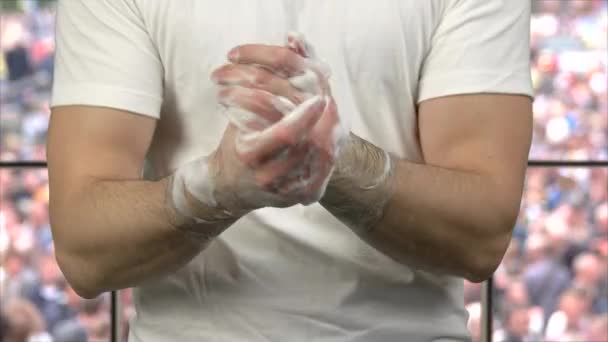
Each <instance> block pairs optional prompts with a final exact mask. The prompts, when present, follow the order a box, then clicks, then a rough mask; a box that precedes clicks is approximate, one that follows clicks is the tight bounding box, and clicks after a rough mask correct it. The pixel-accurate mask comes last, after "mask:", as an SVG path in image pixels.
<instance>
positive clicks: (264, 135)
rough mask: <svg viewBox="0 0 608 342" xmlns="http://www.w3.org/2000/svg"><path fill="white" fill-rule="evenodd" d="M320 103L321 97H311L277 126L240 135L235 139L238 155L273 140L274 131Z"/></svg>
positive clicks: (293, 121)
mask: <svg viewBox="0 0 608 342" xmlns="http://www.w3.org/2000/svg"><path fill="white" fill-rule="evenodd" d="M320 101H322V98H321V96H315V97H312V98H310V99H308V100H306V101H305V102H303V103H302V104H301V105H299V106H298V107H297V108H296V109H295V110H293V111H292V112H291V113H290V114H289V115H286V116H285V117H284V118H283V119H282V120H281V121H279V122H278V123H277V124H275V125H273V126H270V127H269V128H267V129H265V130H263V131H260V132H251V133H246V134H242V135H240V136H239V139H237V144H236V148H237V151H238V152H240V153H249V152H251V151H253V150H255V148H256V147H257V146H258V145H259V144H262V143H267V142H269V141H271V140H272V139H273V136H274V132H275V129H277V128H278V127H279V126H278V125H282V126H290V125H293V124H294V123H295V122H297V121H298V120H299V119H301V118H302V117H303V116H304V115H305V114H307V113H308V111H309V110H310V108H311V107H313V106H315V105H316V104H317V103H319V102H320Z"/></svg>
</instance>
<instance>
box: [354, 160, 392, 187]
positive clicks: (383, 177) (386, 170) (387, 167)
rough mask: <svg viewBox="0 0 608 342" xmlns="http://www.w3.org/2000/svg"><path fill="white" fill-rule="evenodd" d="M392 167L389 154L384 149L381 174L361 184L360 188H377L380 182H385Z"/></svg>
mask: <svg viewBox="0 0 608 342" xmlns="http://www.w3.org/2000/svg"><path fill="white" fill-rule="evenodd" d="M392 168H393V159H392V158H391V155H390V154H389V153H388V152H386V151H384V170H383V172H382V174H381V175H380V176H378V178H376V179H375V180H374V181H373V182H371V183H370V184H369V185H367V186H363V187H362V188H363V189H364V190H372V189H376V188H378V187H379V186H381V185H382V184H384V183H385V182H386V180H387V179H388V177H389V176H390V173H391V170H392Z"/></svg>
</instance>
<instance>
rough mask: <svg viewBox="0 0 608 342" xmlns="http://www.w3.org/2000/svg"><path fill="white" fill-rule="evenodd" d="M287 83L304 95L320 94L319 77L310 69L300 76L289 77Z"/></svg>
mask: <svg viewBox="0 0 608 342" xmlns="http://www.w3.org/2000/svg"><path fill="white" fill-rule="evenodd" d="M289 83H290V84H291V85H292V86H294V88H296V89H298V90H300V91H302V92H304V93H309V94H316V95H319V94H321V92H322V88H321V82H320V80H319V77H317V74H316V73H315V72H314V71H312V70H310V69H308V70H306V71H304V73H303V74H301V75H298V76H294V77H291V78H290V79H289Z"/></svg>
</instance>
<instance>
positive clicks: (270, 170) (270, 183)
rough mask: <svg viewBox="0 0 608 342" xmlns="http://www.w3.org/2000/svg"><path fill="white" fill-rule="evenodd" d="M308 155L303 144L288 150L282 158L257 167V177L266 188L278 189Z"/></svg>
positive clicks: (258, 181) (259, 182)
mask: <svg viewBox="0 0 608 342" xmlns="http://www.w3.org/2000/svg"><path fill="white" fill-rule="evenodd" d="M306 155H307V147H306V146H305V145H304V144H302V145H299V146H294V147H292V148H290V149H288V150H287V153H285V154H284V155H283V156H282V157H281V158H275V159H272V160H270V161H268V162H267V163H264V164H262V165H261V166H259V167H258V168H256V174H255V179H256V181H257V183H258V184H259V185H260V186H261V187H262V188H263V189H265V190H276V189H277V188H278V187H279V185H280V184H282V183H283V181H284V179H285V178H286V177H287V175H288V174H289V173H290V171H291V170H293V169H294V168H296V167H297V166H298V165H299V164H301V163H302V162H303V160H304V158H305V157H306Z"/></svg>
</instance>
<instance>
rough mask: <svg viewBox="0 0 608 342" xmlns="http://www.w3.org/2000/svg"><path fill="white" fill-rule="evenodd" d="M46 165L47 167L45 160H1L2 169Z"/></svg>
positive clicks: (41, 166) (0, 167)
mask: <svg viewBox="0 0 608 342" xmlns="http://www.w3.org/2000/svg"><path fill="white" fill-rule="evenodd" d="M44 167H46V162H45V161H15V162H13V161H11V162H3V161H0V169H2V168H44Z"/></svg>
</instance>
